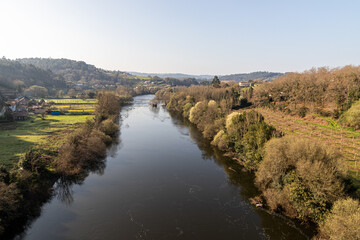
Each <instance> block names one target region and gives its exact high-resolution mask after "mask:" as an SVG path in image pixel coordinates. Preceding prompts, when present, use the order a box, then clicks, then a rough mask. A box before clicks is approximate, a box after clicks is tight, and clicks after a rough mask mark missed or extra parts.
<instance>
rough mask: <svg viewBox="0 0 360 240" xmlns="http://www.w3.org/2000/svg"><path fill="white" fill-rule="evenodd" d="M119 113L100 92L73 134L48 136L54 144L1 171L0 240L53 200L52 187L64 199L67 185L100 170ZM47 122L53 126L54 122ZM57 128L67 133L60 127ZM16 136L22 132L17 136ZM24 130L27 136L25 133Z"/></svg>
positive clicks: (113, 99)
mask: <svg viewBox="0 0 360 240" xmlns="http://www.w3.org/2000/svg"><path fill="white" fill-rule="evenodd" d="M120 109H121V101H120V98H119V97H118V96H116V95H115V94H114V93H112V92H100V93H98V103H97V105H96V108H95V113H94V116H93V118H87V119H86V121H85V123H83V124H77V125H76V130H75V128H74V130H72V131H71V129H70V130H69V129H66V130H65V131H60V133H59V136H61V134H64V133H66V136H61V137H59V138H60V139H57V138H56V137H55V138H54V136H52V137H53V138H54V139H55V140H54V141H52V142H51V144H49V143H46V144H45V145H44V146H42V145H41V144H39V145H37V147H38V148H33V149H30V150H29V151H27V152H26V153H25V154H24V155H23V156H22V157H21V159H20V162H19V163H18V164H17V165H16V166H15V167H14V168H13V169H11V170H10V171H9V170H7V169H6V168H4V167H3V168H1V178H0V180H1V181H0V219H1V221H0V236H2V239H11V238H12V237H13V236H14V234H15V233H16V232H21V231H22V229H23V228H24V227H26V223H27V222H28V221H29V219H32V218H34V217H36V216H38V214H39V213H40V209H41V206H42V204H43V203H44V202H46V201H47V200H48V199H49V198H50V197H51V196H52V195H53V193H54V191H55V190H54V189H53V185H54V183H55V182H57V186H60V187H61V188H62V190H60V191H62V192H64V193H66V192H67V190H66V188H67V187H68V186H69V185H71V183H73V182H81V181H83V180H84V179H85V178H86V176H87V175H88V174H89V173H90V172H91V171H96V170H99V168H102V167H104V162H103V160H102V159H103V158H104V157H105V154H106V146H109V145H110V144H111V143H112V142H113V141H114V140H115V139H116V134H117V132H118V130H119V125H118V117H119V112H120ZM52 120H55V122H56V119H52ZM30 123H31V121H30ZM45 123H46V122H45ZM50 123H51V121H50ZM33 124H34V125H36V126H38V125H42V126H43V128H41V127H39V126H38V127H37V128H35V129H37V130H38V131H44V132H45V133H46V130H47V129H49V128H44V122H40V123H36V122H33ZM50 125H51V124H50ZM59 126H61V127H64V128H65V127H67V126H66V125H61V124H60V125H59ZM23 127H26V125H25V126H23ZM21 130H23V131H26V129H19V130H18V131H21ZM27 130H28V131H29V132H31V128H30V129H27ZM15 131H16V130H15ZM44 132H43V133H44ZM47 133H49V132H47ZM45 139H46V138H45ZM54 143H57V144H54ZM46 146H51V148H47V147H46Z"/></svg>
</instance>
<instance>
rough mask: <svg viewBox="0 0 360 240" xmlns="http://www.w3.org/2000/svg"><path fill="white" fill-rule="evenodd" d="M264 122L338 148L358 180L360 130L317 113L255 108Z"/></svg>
mask: <svg viewBox="0 0 360 240" xmlns="http://www.w3.org/2000/svg"><path fill="white" fill-rule="evenodd" d="M256 110H257V111H259V112H260V113H261V114H262V115H263V116H264V118H265V122H267V123H269V124H270V125H272V126H274V127H275V128H276V129H278V130H280V131H282V132H284V133H285V134H295V135H298V136H301V137H306V138H309V139H312V140H314V141H320V142H323V143H325V144H329V145H332V146H333V147H335V148H337V149H339V151H340V152H341V153H342V154H343V156H344V158H345V160H346V161H347V163H348V165H349V167H350V171H351V173H352V175H353V176H354V177H355V178H357V180H360V176H357V175H360V173H358V171H359V170H360V166H359V164H360V154H359V153H360V152H359V150H360V131H354V130H353V129H350V128H343V127H341V126H339V125H338V124H337V123H336V121H334V120H333V119H330V118H325V117H320V116H317V115H310V116H306V117H305V118H300V117H295V116H290V115H287V114H284V113H282V112H279V111H273V110H270V109H264V108H257V109H256Z"/></svg>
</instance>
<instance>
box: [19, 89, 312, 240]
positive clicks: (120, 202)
mask: <svg viewBox="0 0 360 240" xmlns="http://www.w3.org/2000/svg"><path fill="white" fill-rule="evenodd" d="M152 98H153V95H149V96H138V97H135V98H134V103H133V104H132V105H129V106H126V107H124V108H123V109H122V112H121V116H122V121H121V126H122V127H121V135H120V137H119V139H118V142H119V144H117V145H114V148H112V149H111V151H109V154H108V155H107V157H106V159H105V160H104V162H105V163H106V168H102V169H101V170H102V171H98V172H96V173H92V174H90V175H89V176H88V177H87V178H86V180H85V181H84V182H82V183H81V185H77V184H75V185H74V186H73V188H72V191H71V194H70V197H69V198H68V199H65V200H67V201H66V202H63V199H58V198H54V199H53V200H52V201H51V202H49V203H48V204H46V205H45V206H44V208H43V212H42V214H41V216H40V217H39V218H38V219H37V220H36V221H34V222H33V224H32V225H31V226H30V227H29V229H28V230H27V231H26V235H24V238H23V239H24V240H47V239H62V240H70V239H109V240H111V239H114V240H115V239H139V238H146V239H176V238H181V239H184V240H193V239H209V240H211V239H214V240H215V239H294V240H305V239H308V238H309V236H312V233H311V231H309V229H308V228H306V227H305V226H303V225H300V224H299V223H298V222H296V221H289V220H288V219H286V218H284V217H280V216H277V215H271V214H268V213H267V212H265V211H263V210H261V209H259V208H256V207H254V206H252V205H251V204H250V203H249V201H248V199H249V198H251V197H253V196H256V195H257V194H258V192H257V190H256V188H255V186H254V184H253V180H254V176H253V175H252V174H251V173H248V172H244V169H243V167H241V166H240V165H239V164H237V163H236V162H235V161H233V160H232V159H230V158H228V157H225V156H224V155H223V153H222V152H221V151H219V150H218V149H216V148H215V147H214V146H212V145H211V144H210V142H209V140H207V139H205V138H203V136H202V133H201V132H199V130H198V129H196V128H195V127H194V125H193V124H189V123H188V122H186V121H183V119H182V118H178V117H176V116H175V115H173V114H170V113H169V112H168V111H167V110H166V109H164V108H162V107H157V108H155V107H152V106H149V104H148V102H149V101H150V100H151V99H152ZM68 196H69V195H68ZM69 199H70V200H69ZM69 201H70V202H69Z"/></svg>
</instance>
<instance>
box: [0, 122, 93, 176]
mask: <svg viewBox="0 0 360 240" xmlns="http://www.w3.org/2000/svg"><path fill="white" fill-rule="evenodd" d="M93 117H94V116H91V115H60V116H52V115H47V116H46V117H45V118H44V119H41V118H39V117H35V116H32V117H30V118H29V119H27V120H26V121H18V122H12V123H7V124H5V125H3V127H4V128H5V129H3V130H1V131H0V142H1V144H0V165H5V166H6V167H7V168H8V169H10V168H12V167H13V166H14V165H16V164H17V162H18V161H19V159H20V157H21V156H22V155H23V154H24V152H26V151H27V150H29V149H30V148H41V149H45V150H46V149H50V150H55V149H58V148H59V146H61V144H63V143H64V141H65V139H66V136H67V134H68V133H70V132H71V131H73V130H74V129H76V128H77V127H79V125H80V124H82V123H84V122H85V121H86V120H87V119H91V118H93Z"/></svg>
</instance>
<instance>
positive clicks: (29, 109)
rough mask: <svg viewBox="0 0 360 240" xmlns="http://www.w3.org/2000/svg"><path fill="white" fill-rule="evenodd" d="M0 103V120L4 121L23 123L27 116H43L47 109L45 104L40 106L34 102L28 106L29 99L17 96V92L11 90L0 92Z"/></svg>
mask: <svg viewBox="0 0 360 240" xmlns="http://www.w3.org/2000/svg"><path fill="white" fill-rule="evenodd" d="M0 95H1V96H2V101H1V102H0V118H2V119H4V118H5V119H6V120H15V121H23V120H26V119H27V118H28V117H29V115H34V114H45V113H46V112H47V111H48V109H47V108H46V106H45V105H46V104H47V103H43V104H42V105H41V106H40V105H39V104H38V103H37V102H36V103H35V102H34V104H29V102H30V99H29V98H27V97H23V96H21V95H19V93H18V92H17V91H13V90H0Z"/></svg>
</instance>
